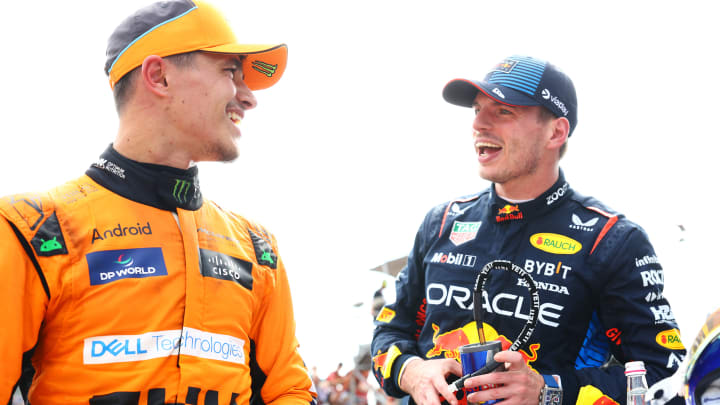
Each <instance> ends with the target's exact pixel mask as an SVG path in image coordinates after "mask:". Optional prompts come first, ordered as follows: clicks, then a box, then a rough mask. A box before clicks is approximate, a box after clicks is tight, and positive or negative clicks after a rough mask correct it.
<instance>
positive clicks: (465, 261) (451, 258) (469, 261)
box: [430, 252, 477, 267]
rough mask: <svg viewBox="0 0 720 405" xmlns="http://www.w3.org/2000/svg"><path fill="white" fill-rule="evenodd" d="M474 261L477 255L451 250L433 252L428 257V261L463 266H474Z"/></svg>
mask: <svg viewBox="0 0 720 405" xmlns="http://www.w3.org/2000/svg"><path fill="white" fill-rule="evenodd" d="M475 262H477V256H474V255H468V254H465V253H453V252H449V253H443V252H435V253H433V257H432V258H431V259H430V263H447V264H455V265H457V266H465V267H474V266H475Z"/></svg>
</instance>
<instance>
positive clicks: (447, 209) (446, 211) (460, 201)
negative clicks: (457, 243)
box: [438, 194, 480, 238]
mask: <svg viewBox="0 0 720 405" xmlns="http://www.w3.org/2000/svg"><path fill="white" fill-rule="evenodd" d="M478 198H480V194H476V195H474V196H472V197H468V198H463V199H458V200H452V201H450V202H449V203H448V204H447V206H446V207H445V211H444V212H443V217H442V221H440V231H439V232H438V238H439V237H441V236H442V232H443V229H444V228H445V220H446V219H447V214H448V211H450V207H452V205H453V204H455V203H463V202H468V201H472V200H477V199H478Z"/></svg>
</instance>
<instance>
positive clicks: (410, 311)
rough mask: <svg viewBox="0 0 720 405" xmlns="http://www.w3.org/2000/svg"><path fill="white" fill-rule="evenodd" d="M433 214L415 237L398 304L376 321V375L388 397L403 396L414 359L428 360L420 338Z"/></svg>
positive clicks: (400, 283) (398, 288)
mask: <svg viewBox="0 0 720 405" xmlns="http://www.w3.org/2000/svg"><path fill="white" fill-rule="evenodd" d="M432 217H433V216H432V212H431V213H429V214H428V215H427V216H426V218H425V221H424V222H423V224H422V225H421V226H420V229H419V230H418V232H417V235H416V237H415V244H414V246H413V249H412V251H411V252H410V254H409V255H408V261H407V264H406V266H405V267H404V268H403V269H402V271H401V272H400V273H399V274H398V276H397V279H396V280H395V288H396V292H395V296H396V299H395V302H394V303H392V304H389V305H386V306H385V307H384V308H383V309H382V310H381V311H380V313H379V314H378V315H377V317H376V319H375V331H374V333H373V340H372V344H371V351H372V356H373V374H374V375H375V378H376V379H377V381H378V382H379V383H380V385H381V386H382V388H383V389H384V390H385V392H386V393H388V395H391V396H394V397H398V398H399V397H403V396H405V395H407V393H406V392H404V391H402V390H401V389H400V383H399V378H400V377H401V375H402V372H403V371H404V366H405V364H406V362H407V361H408V360H410V359H411V358H413V357H421V358H423V359H424V358H425V356H424V355H423V354H422V353H420V352H419V349H418V345H417V339H418V336H419V334H420V330H421V329H422V327H423V325H424V323H425V305H426V301H425V268H424V265H423V260H424V257H425V253H426V250H427V247H426V244H427V243H426V241H427V240H430V239H431V238H430V237H429V236H430V235H429V233H432V234H433V235H434V232H435V231H434V229H435V227H434V226H432V225H431V224H432Z"/></svg>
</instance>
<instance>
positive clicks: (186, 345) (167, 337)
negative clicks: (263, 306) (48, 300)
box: [83, 328, 245, 364]
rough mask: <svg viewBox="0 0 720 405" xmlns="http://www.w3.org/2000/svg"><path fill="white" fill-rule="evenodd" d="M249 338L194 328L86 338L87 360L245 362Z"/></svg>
mask: <svg viewBox="0 0 720 405" xmlns="http://www.w3.org/2000/svg"><path fill="white" fill-rule="evenodd" d="M244 346H245V342H244V341H243V340H242V339H238V338H236V337H234V336H229V335H221V334H217V333H210V332H205V331H202V330H198V329H193V328H183V329H182V330H164V331H157V332H148V333H143V334H141V335H112V336H95V337H90V338H86V339H85V340H84V346H83V363H84V364H108V363H124V362H134V361H143V360H150V359H155V358H159V357H169V356H177V355H178V354H183V355H187V356H194V357H200V358H204V359H211V360H220V361H227V362H230V363H236V364H244V363H245V353H244V351H243V348H244Z"/></svg>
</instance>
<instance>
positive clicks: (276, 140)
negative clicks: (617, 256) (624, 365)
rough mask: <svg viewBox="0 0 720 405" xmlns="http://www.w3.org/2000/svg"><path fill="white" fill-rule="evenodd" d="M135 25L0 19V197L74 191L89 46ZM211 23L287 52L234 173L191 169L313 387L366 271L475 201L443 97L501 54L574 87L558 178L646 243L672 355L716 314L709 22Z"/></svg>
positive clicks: (94, 75) (341, 348) (411, 12)
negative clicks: (273, 297) (449, 209)
mask: <svg viewBox="0 0 720 405" xmlns="http://www.w3.org/2000/svg"><path fill="white" fill-rule="evenodd" d="M145 4H147V2H146V1H138V0H125V1H122V2H114V3H113V4H112V6H109V5H108V4H107V3H106V2H100V1H90V0H77V1H70V2H57V1H49V0H44V1H42V0H41V1H35V2H20V1H14V2H9V3H8V4H5V5H4V6H3V9H2V13H1V15H0V35H1V37H2V38H3V40H2V41H3V58H2V59H3V63H2V64H1V65H0V90H1V91H2V99H3V107H2V109H0V111H1V112H0V114H1V115H0V118H1V120H0V123H1V124H0V125H2V136H3V143H2V145H3V146H0V170H2V173H3V176H2V181H1V182H0V195H5V194H10V193H16V192H23V191H31V190H41V189H45V188H48V187H51V186H53V185H56V184H60V183H62V182H64V181H66V180H68V179H70V178H74V177H76V176H78V175H80V174H81V173H83V172H84V170H85V169H86V168H87V167H88V165H89V164H90V163H91V162H92V161H94V159H95V158H96V157H97V156H98V155H99V154H100V152H101V151H102V150H103V149H104V148H105V147H106V146H107V145H108V144H109V143H110V142H111V141H112V140H113V138H114V136H115V131H116V127H117V118H116V115H115V112H114V107H113V103H112V96H111V92H110V88H109V86H108V84H107V80H106V78H105V76H104V73H103V65H104V63H105V59H104V50H105V45H106V42H105V41H106V39H107V37H108V36H109V35H110V33H111V32H112V30H113V29H114V27H115V26H116V25H117V24H118V23H119V22H120V21H121V20H122V19H124V18H125V16H127V15H129V14H130V13H131V12H133V11H134V10H135V9H137V8H138V7H140V6H143V5H145ZM215 4H217V5H218V6H219V8H221V9H222V10H223V11H225V13H226V15H227V17H228V20H230V22H231V24H232V25H233V27H235V29H236V33H237V36H238V38H239V39H240V40H241V41H243V42H248V43H279V42H285V43H287V44H288V45H289V50H290V53H289V64H288V68H287V71H286V73H285V76H284V77H283V79H282V80H281V81H280V82H279V83H278V84H277V85H276V86H275V87H273V88H271V89H268V90H264V91H260V92H258V93H256V96H257V98H258V101H259V106H258V108H257V109H256V110H253V111H250V112H249V113H248V114H247V116H246V118H245V120H244V122H243V123H242V131H243V138H242V140H241V145H240V147H241V157H240V159H239V160H238V161H237V162H235V163H233V164H217V163H213V164H201V165H200V173H201V182H202V186H203V192H204V194H205V196H206V197H209V198H212V199H214V200H215V201H217V202H219V203H220V204H221V205H222V206H223V207H225V208H227V209H232V210H234V211H236V212H239V213H241V214H243V215H245V216H248V217H250V218H253V219H255V220H257V221H259V222H260V223H262V224H264V225H265V226H266V227H267V228H269V229H270V230H271V231H272V232H274V233H275V235H276V236H277V237H278V239H279V241H280V249H281V254H282V256H283V258H284V260H285V263H286V265H287V267H288V270H289V277H290V281H291V284H292V288H293V296H294V303H295V312H296V317H297V324H298V337H299V340H300V342H301V351H302V352H303V355H304V356H305V358H306V361H307V363H308V365H309V366H313V365H315V366H318V367H319V370H320V374H321V376H325V375H327V373H328V372H330V371H331V370H332V369H333V368H334V366H335V364H337V362H338V361H343V362H344V363H345V364H346V365H349V364H352V355H353V354H354V353H355V352H356V346H357V344H358V343H361V342H369V340H370V337H371V333H372V325H371V319H370V315H369V307H368V302H369V301H370V299H371V297H372V293H373V291H374V290H375V289H377V288H378V287H379V285H380V282H381V280H382V279H383V277H382V276H381V275H380V274H378V273H371V272H370V271H369V270H368V269H370V268H372V267H375V266H377V265H379V264H381V263H383V262H385V261H388V260H392V259H394V258H396V257H400V256H404V255H406V254H407V253H408V252H409V250H410V248H411V246H412V242H413V238H414V235H415V232H416V230H417V227H418V225H419V224H420V221H421V220H422V218H423V216H424V214H425V212H426V211H427V210H428V209H429V208H430V207H432V206H433V205H435V204H438V203H441V202H444V201H446V200H449V199H452V198H454V197H457V196H460V195H464V194H469V193H473V192H476V191H479V190H481V189H482V188H484V187H486V186H487V183H486V182H484V181H483V180H481V179H480V178H479V177H478V176H477V167H476V166H477V163H476V161H475V157H474V152H473V148H472V144H471V136H470V134H471V128H470V124H471V121H472V113H471V111H470V110H469V109H463V108H459V107H455V106H452V105H450V104H447V103H445V102H444V101H443V100H442V97H441V91H442V88H443V86H444V85H445V83H446V82H447V81H449V80H450V79H453V78H457V77H464V78H471V79H481V78H482V77H483V76H484V74H485V72H486V71H487V70H488V69H489V68H491V67H492V66H493V65H494V64H496V63H497V62H499V61H500V60H501V59H503V58H504V57H506V56H509V55H512V54H527V55H532V56H535V57H538V58H543V59H547V60H549V61H551V62H552V63H554V64H555V65H557V66H559V67H561V68H562V69H563V70H564V71H565V72H567V73H568V74H569V75H570V77H572V78H573V80H574V82H575V86H576V88H577V92H578V98H579V125H578V127H577V129H576V131H575V133H574V134H573V136H572V138H571V140H570V144H569V150H568V154H567V156H566V157H565V158H564V160H563V162H562V166H563V168H564V170H565V173H566V177H567V179H568V181H569V182H570V184H571V185H572V186H573V187H575V188H576V189H577V190H579V191H580V192H582V193H584V194H591V195H594V196H596V197H598V198H599V199H601V200H602V201H604V202H605V203H606V204H608V205H609V206H611V207H613V208H615V209H617V210H619V211H621V212H624V213H625V214H626V215H627V216H628V217H629V218H630V219H632V220H634V221H635V222H637V223H639V224H641V225H642V226H643V227H644V228H645V229H646V230H647V231H648V233H649V234H650V238H651V241H652V242H653V243H654V245H655V247H656V250H657V252H658V257H659V258H660V259H661V262H662V263H663V266H664V268H665V279H666V284H667V286H666V296H667V297H669V299H670V301H671V304H672V305H673V308H674V311H675V314H676V316H677V319H678V322H679V323H680V327H681V330H682V334H683V335H682V337H683V339H684V340H685V342H686V344H689V343H690V342H691V341H692V339H693V338H694V336H695V335H696V333H697V331H698V330H699V327H700V325H701V323H702V322H703V320H704V317H705V315H706V314H708V313H709V312H711V310H713V309H715V308H717V307H718V306H719V305H718V304H720V299H718V298H717V295H716V294H717V292H716V291H717V290H718V288H717V286H718V281H720V277H719V276H718V271H720V266H718V263H717V260H716V257H717V250H718V247H720V244H719V242H718V238H717V235H718V224H719V222H720V221H719V220H718V213H717V209H716V207H715V204H714V203H715V199H716V197H717V192H716V185H717V180H716V177H715V176H716V173H717V172H718V166H719V163H718V160H719V159H718V157H717V150H716V148H717V139H718V135H719V134H718V129H717V126H716V117H717V115H718V114H717V110H718V106H719V105H720V102H718V94H720V80H718V70H719V68H720V63H719V62H720V57H718V52H717V42H718V39H719V38H720V35H718V34H719V33H720V30H719V29H718V28H717V27H718V26H719V24H718V23H717V19H716V17H717V13H716V12H715V11H713V10H712V8H711V6H710V4H711V2H702V1H685V2H682V4H681V3H680V2H666V1H634V2H620V1H606V2H594V3H588V2H574V1H561V2H550V1H548V2H537V1H513V2H506V1H492V2H491V1H484V0H482V1H481V0H474V1H445V2H437V1H417V0H416V1H410V0H396V1H386V0H383V1H379V0H366V1H318V0H309V1H292V0H277V1H239V0H237V1H236V0H224V1H221V0H217V1H216V3H215ZM109 10H112V11H109ZM678 225H683V226H684V228H685V229H686V230H685V231H684V232H681V231H680V228H679V227H678ZM681 238H684V241H682V242H680V239H681ZM359 302H361V303H364V304H363V305H362V306H360V307H355V306H353V304H355V303H359ZM346 369H347V368H346Z"/></svg>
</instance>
